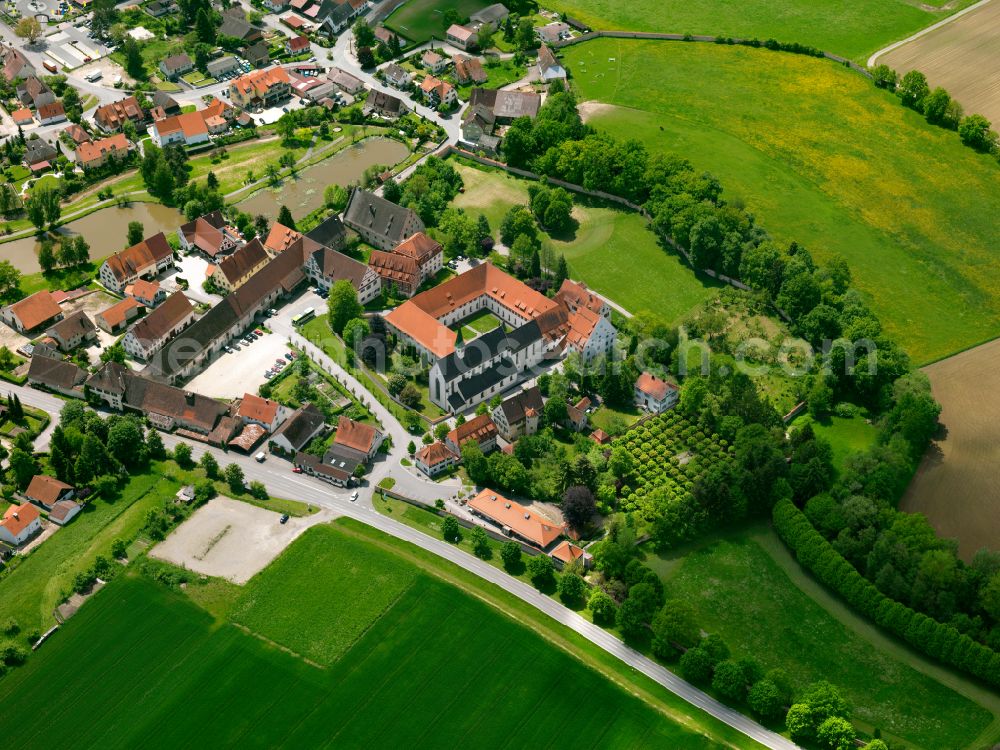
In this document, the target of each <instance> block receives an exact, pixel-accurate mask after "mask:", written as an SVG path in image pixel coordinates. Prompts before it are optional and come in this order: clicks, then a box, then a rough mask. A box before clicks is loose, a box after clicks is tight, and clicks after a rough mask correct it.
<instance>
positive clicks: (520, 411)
mask: <svg viewBox="0 0 1000 750" xmlns="http://www.w3.org/2000/svg"><path fill="white" fill-rule="evenodd" d="M544 406H545V405H544V403H543V402H542V392H541V391H540V390H538V386H537V385H536V386H532V387H531V388H528V389H526V390H523V391H521V392H520V393H518V394H515V395H513V396H511V397H510V398H508V399H507V400H506V401H504V402H503V403H502V404H500V409H501V410H502V411H503V415H504V417H506V418H507V424H514V423H515V422H520V421H521V420H522V419H524V413H525V412H526V411H527V410H528V409H534V410H535V411H536V412H539V413H540V412H541V411H542V409H543V408H544Z"/></svg>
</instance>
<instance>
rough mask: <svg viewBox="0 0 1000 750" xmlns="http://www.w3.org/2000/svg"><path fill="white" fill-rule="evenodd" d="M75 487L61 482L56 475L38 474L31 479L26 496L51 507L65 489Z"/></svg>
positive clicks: (25, 492)
mask: <svg viewBox="0 0 1000 750" xmlns="http://www.w3.org/2000/svg"><path fill="white" fill-rule="evenodd" d="M71 489H73V485H70V484H66V483H65V482H60V481H59V480H58V479H56V478H55V477H50V476H48V475H46V474H36V475H35V476H34V477H32V479H31V483H30V484H29V485H28V489H26V490H25V491H24V496H25V497H26V498H28V499H29V500H37V501H38V502H39V503H41V504H42V505H44V506H45V507H46V508H49V507H51V506H52V505H53V504H54V503H55V502H56V500H58V499H59V496H60V495H61V494H62V493H63V492H64V491H65V490H71Z"/></svg>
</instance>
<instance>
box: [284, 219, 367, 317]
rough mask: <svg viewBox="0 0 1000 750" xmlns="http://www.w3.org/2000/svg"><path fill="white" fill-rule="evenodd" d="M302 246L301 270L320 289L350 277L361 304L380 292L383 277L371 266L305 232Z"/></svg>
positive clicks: (328, 287)
mask: <svg viewBox="0 0 1000 750" xmlns="http://www.w3.org/2000/svg"><path fill="white" fill-rule="evenodd" d="M301 248H302V250H301V252H302V253H303V256H304V257H305V259H306V262H305V266H304V268H303V271H304V272H305V274H306V275H307V276H308V277H309V278H310V279H311V280H312V281H313V283H315V284H316V286H317V287H318V288H319V289H322V290H324V291H327V292H328V291H330V287H331V286H333V285H334V284H335V283H336V282H338V281H341V280H346V281H349V282H350V283H351V286H353V287H354V288H355V290H357V293H358V302H359V303H360V304H362V305H367V304H368V303H369V302H371V301H372V300H373V299H375V298H376V297H378V296H379V294H381V292H382V279H381V277H380V276H379V275H378V273H376V272H375V270H374V269H372V268H371V267H370V266H367V265H365V264H364V263H361V262H360V261H357V260H355V259H354V258H351V257H348V256H347V255H344V254H343V253H339V252H337V251H336V250H331V249H330V248H329V247H326V246H325V245H322V244H319V243H316V242H315V241H314V240H312V239H310V238H309V237H308V236H306V237H304V238H303V239H302V240H301ZM296 251H298V250H296Z"/></svg>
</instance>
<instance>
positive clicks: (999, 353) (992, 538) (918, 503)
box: [900, 339, 1000, 560]
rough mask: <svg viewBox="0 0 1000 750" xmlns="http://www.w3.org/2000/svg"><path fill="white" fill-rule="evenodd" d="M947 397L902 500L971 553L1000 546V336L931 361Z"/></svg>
mask: <svg viewBox="0 0 1000 750" xmlns="http://www.w3.org/2000/svg"><path fill="white" fill-rule="evenodd" d="M924 372H926V373H927V376H928V377H929V378H930V380H931V386H932V388H933V391H934V397H935V398H936V399H937V400H938V401H939V402H940V403H941V423H942V424H943V425H944V429H943V430H942V434H941V436H940V437H939V438H938V439H937V440H935V441H934V442H932V443H931V446H930V448H928V450H927V453H926V455H925V456H924V459H923V461H922V462H921V464H920V468H919V469H918V470H917V474H916V476H915V477H914V478H913V481H912V482H911V483H910V486H909V488H908V489H907V492H906V494H905V495H904V496H903V500H902V502H901V503H900V507H901V508H902V509H903V510H905V511H908V512H910V513H923V514H924V515H926V516H927V518H928V519H929V520H930V522H931V523H932V524H933V525H934V528H935V529H937V531H938V533H940V534H941V535H942V536H945V537H952V538H955V539H958V543H959V553H960V555H961V556H962V558H963V559H965V560H969V559H971V557H972V555H973V554H975V552H976V550H978V549H980V548H981V547H989V548H991V549H1000V481H998V479H1000V399H997V398H996V393H997V389H998V387H1000V339H998V340H996V341H991V342H989V343H988V344H983V345H982V346H978V347H976V348H975V349H970V350H968V351H965V352H962V353H961V354H956V355H955V356H954V357H949V358H948V359H945V360H942V361H940V362H936V363H934V364H932V365H929V366H928V367H925V368H924Z"/></svg>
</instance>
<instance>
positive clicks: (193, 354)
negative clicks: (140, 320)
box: [145, 251, 306, 382]
mask: <svg viewBox="0 0 1000 750" xmlns="http://www.w3.org/2000/svg"><path fill="white" fill-rule="evenodd" d="M302 266H303V255H302V253H296V252H289V251H286V252H283V253H281V254H279V255H276V256H275V257H274V258H272V259H271V260H270V261H269V262H268V263H267V265H265V266H264V267H263V268H262V269H260V270H259V271H258V272H257V273H255V274H254V275H253V276H251V277H250V279H249V280H248V281H247V282H246V283H245V284H243V285H242V286H240V288H239V289H237V290H236V291H234V292H231V293H230V294H228V295H226V296H225V297H224V298H223V300H222V301H221V302H219V303H218V304H217V305H215V306H214V307H212V308H211V309H210V310H209V311H208V312H207V313H205V314H204V315H203V316H202V317H201V318H199V319H198V320H197V321H196V322H195V323H194V324H193V325H192V326H191V327H190V328H188V329H187V330H186V331H185V332H184V336H182V337H178V338H177V339H174V340H173V341H171V342H169V343H168V344H167V345H166V346H165V347H164V348H163V349H162V350H161V351H160V352H158V353H157V354H156V356H155V357H154V358H153V360H152V361H151V362H150V364H149V366H148V367H147V368H146V371H145V372H147V374H148V375H149V376H150V377H153V378H157V379H159V380H163V381H167V382H176V381H178V380H181V379H183V378H187V377H189V376H191V375H193V374H194V373H195V372H198V371H200V370H201V368H202V367H204V366H205V365H206V364H207V363H208V362H210V361H211V360H212V359H213V358H215V357H217V356H219V355H220V354H221V353H222V351H223V350H224V348H225V346H226V345H227V344H228V343H229V342H230V341H231V340H232V339H234V338H235V337H237V336H240V335H242V334H243V333H244V332H245V331H246V330H247V329H248V328H250V327H252V326H253V324H254V322H255V321H256V320H257V319H258V318H259V317H262V316H263V315H264V314H265V313H266V311H267V310H268V309H269V308H271V307H273V306H274V303H275V302H276V301H277V300H278V298H279V297H282V296H287V295H290V294H292V293H293V292H294V291H295V290H296V289H297V288H298V287H299V285H300V284H301V283H302V282H303V281H304V280H305V278H306V277H305V273H304V272H303V269H302Z"/></svg>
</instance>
